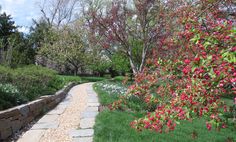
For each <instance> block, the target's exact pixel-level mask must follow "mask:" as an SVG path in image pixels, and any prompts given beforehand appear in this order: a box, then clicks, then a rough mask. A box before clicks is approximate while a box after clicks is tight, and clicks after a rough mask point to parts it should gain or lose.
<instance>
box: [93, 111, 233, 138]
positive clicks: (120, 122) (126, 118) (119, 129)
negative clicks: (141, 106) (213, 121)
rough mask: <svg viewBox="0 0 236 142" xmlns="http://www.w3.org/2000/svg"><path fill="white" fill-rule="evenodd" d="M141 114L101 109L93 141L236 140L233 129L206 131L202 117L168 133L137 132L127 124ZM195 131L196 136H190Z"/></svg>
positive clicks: (186, 122)
mask: <svg viewBox="0 0 236 142" xmlns="http://www.w3.org/2000/svg"><path fill="white" fill-rule="evenodd" d="M140 116H142V115H141V114H135V113H130V112H120V111H108V110H106V111H103V112H101V113H100V114H99V115H98V116H97V118H96V124H95V127H94V129H95V137H94V141H95V142H190V141H193V142H227V139H234V141H235V140H236V135H235V131H233V130H231V129H230V128H229V129H222V130H221V131H220V132H219V131H215V130H212V131H208V130H207V129H206V127H205V121H204V120H203V119H199V120H194V121H193V122H188V121H184V122H182V123H181V125H178V126H177V128H176V130H175V131H173V132H170V133H162V134H159V133H155V132H152V131H148V130H145V131H143V132H137V131H136V130H134V129H132V128H131V127H130V126H129V124H130V122H131V121H132V120H134V119H135V117H140ZM194 131H195V132H196V134H197V138H195V139H193V138H192V133H193V132H194Z"/></svg>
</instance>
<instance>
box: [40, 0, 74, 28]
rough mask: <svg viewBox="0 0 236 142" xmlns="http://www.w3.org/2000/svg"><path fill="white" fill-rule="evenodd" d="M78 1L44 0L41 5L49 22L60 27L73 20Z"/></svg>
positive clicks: (43, 13)
mask: <svg viewBox="0 0 236 142" xmlns="http://www.w3.org/2000/svg"><path fill="white" fill-rule="evenodd" d="M77 3H78V0H43V2H42V3H41V4H39V6H40V10H41V12H42V18H43V19H44V20H45V21H46V22H47V24H48V25H49V26H51V27H53V26H54V27H56V28H59V27H60V26H61V25H62V24H63V25H66V24H68V23H70V22H71V21H72V20H73V18H74V16H75V11H74V10H75V8H76V6H77Z"/></svg>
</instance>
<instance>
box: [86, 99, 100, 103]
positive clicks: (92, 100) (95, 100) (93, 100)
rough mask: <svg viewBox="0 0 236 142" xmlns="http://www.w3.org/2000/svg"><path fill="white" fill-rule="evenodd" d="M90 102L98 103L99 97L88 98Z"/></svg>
mask: <svg viewBox="0 0 236 142" xmlns="http://www.w3.org/2000/svg"><path fill="white" fill-rule="evenodd" d="M88 103H98V98H88Z"/></svg>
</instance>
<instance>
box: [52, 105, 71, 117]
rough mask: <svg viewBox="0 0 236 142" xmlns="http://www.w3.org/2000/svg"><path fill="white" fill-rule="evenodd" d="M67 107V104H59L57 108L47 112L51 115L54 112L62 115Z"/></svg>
mask: <svg viewBox="0 0 236 142" xmlns="http://www.w3.org/2000/svg"><path fill="white" fill-rule="evenodd" d="M66 107H67V106H66V105H60V106H57V107H56V108H55V109H53V110H51V111H50V112H48V113H47V114H49V115H53V114H58V115H60V114H62V113H63V112H64V111H65V109H66Z"/></svg>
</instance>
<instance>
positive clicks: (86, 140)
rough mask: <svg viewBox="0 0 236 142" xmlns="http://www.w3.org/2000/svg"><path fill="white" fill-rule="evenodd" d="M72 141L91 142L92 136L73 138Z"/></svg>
mask: <svg viewBox="0 0 236 142" xmlns="http://www.w3.org/2000/svg"><path fill="white" fill-rule="evenodd" d="M72 142H93V137H81V138H73V140H72Z"/></svg>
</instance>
